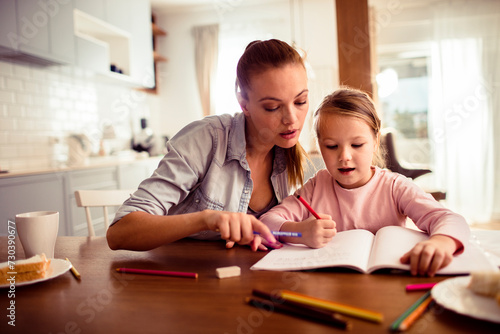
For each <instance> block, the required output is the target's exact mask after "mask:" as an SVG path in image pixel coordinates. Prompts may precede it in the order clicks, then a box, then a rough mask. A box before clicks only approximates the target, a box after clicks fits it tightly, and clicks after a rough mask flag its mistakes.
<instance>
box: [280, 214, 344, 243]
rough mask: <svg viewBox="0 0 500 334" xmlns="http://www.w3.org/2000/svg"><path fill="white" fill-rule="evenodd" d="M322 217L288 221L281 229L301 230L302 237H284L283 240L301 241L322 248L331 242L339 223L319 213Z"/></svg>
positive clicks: (289, 230) (288, 230)
mask: <svg viewBox="0 0 500 334" xmlns="http://www.w3.org/2000/svg"><path fill="white" fill-rule="evenodd" d="M319 216H320V217H321V219H316V218H315V217H313V216H311V217H309V218H307V219H306V220H304V221H301V222H286V223H284V224H283V226H282V227H281V231H287V232H300V233H302V237H282V238H281V240H283V241H286V242H291V243H301V244H304V245H306V246H309V247H311V248H321V247H324V246H325V245H326V244H327V243H329V242H330V241H331V240H332V239H333V237H334V236H335V235H336V234H337V228H336V226H337V224H336V223H335V222H334V221H333V220H332V217H331V216H329V215H325V214H319Z"/></svg>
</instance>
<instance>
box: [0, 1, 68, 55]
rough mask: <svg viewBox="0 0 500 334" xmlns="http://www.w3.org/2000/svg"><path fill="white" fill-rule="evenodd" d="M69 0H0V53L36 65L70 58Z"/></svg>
mask: <svg viewBox="0 0 500 334" xmlns="http://www.w3.org/2000/svg"><path fill="white" fill-rule="evenodd" d="M72 12H73V0H58V1H56V0H38V1H28V0H17V1H14V0H11V1H1V2H0V31H1V37H0V55H1V56H2V57H4V58H5V57H8V58H13V59H16V60H25V61H30V62H35V63H40V64H52V63H69V64H72V63H73V61H74V57H75V56H74V35H73V33H72V27H73V19H72Z"/></svg>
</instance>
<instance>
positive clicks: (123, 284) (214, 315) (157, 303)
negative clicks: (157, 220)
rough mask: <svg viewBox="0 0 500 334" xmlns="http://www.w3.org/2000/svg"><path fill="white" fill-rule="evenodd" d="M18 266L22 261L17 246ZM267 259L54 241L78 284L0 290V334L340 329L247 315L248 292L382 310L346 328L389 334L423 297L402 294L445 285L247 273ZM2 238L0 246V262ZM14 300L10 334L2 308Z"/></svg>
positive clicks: (433, 317) (423, 326) (64, 281)
mask: <svg viewBox="0 0 500 334" xmlns="http://www.w3.org/2000/svg"><path fill="white" fill-rule="evenodd" d="M16 247H17V255H16V256H17V258H18V259H22V258H24V253H23V251H22V247H21V244H20V242H19V240H17V241H16ZM265 254H266V253H264V252H256V253H253V252H251V251H250V249H249V248H247V247H242V246H237V247H235V248H233V249H230V250H226V249H225V247H224V243H223V242H215V241H212V242H205V241H195V240H182V241H179V242H175V243H172V244H169V245H165V246H162V247H160V248H157V249H155V250H152V251H148V252H132V251H112V250H110V249H109V248H108V246H107V243H106V240H105V239H104V238H103V237H92V238H91V237H59V238H58V239H57V244H56V251H55V256H56V258H65V257H68V258H69V259H70V260H71V261H72V262H73V264H74V265H75V267H76V268H77V269H78V271H79V272H80V273H81V275H82V280H81V281H77V280H76V279H75V278H74V277H73V276H72V274H71V273H70V272H68V273H65V274H63V275H62V276H59V277H57V278H54V279H51V280H48V281H45V282H42V283H37V284H32V285H26V286H19V287H17V288H16V289H15V298H8V297H7V294H8V292H9V290H8V289H0V294H1V297H0V314H1V316H0V333H30V334H31V333H45V334H48V333H52V334H56V333H57V334H59V333H221V334H223V333H314V334H320V333H332V332H343V330H340V329H337V328H334V327H330V326H328V325H324V324H320V323H316V322H312V321H309V320H303V319H300V318H296V317H290V316H288V315H283V314H278V313H271V312H266V311H262V310H260V309H257V308H254V307H251V306H249V305H247V304H245V303H244V298H245V297H247V296H250V295H251V291H252V289H261V290H264V291H273V290H275V289H288V290H293V291H297V292H301V293H306V294H309V295H313V296H317V297H321V298H327V299H330V300H333V301H337V302H341V303H345V304H350V305H354V306H358V307H362V308H366V309H370V310H375V311H380V312H382V313H383V314H384V317H385V320H384V322H383V323H381V324H376V323H371V322H367V321H363V320H358V319H352V323H353V328H352V330H351V332H352V333H388V332H389V329H388V328H389V326H390V324H391V323H392V322H393V321H394V320H395V319H396V318H397V317H398V316H399V315H400V314H401V313H402V312H403V311H404V310H406V309H407V308H408V307H409V306H410V305H411V304H412V303H413V302H415V301H416V300H417V299H418V298H419V297H420V296H421V295H422V293H418V292H415V293H406V292H405V285H406V284H409V283H415V282H420V283H424V282H432V281H439V280H443V279H446V278H448V277H438V278H434V279H431V278H415V277H411V276H408V275H402V274H390V273H388V274H371V275H364V274H360V273H355V272H349V271H345V270H344V271H342V270H340V271H339V270H335V271H333V270H323V271H308V272H269V271H251V270H250V269H249V268H250V266H251V265H253V264H254V263H255V262H257V261H258V260H259V259H261V258H262V257H263V256H264V255H265ZM6 259H7V237H0V262H2V261H6ZM232 265H237V266H240V267H241V270H242V273H241V276H240V277H235V278H226V279H218V278H217V277H216V275H215V269H216V268H218V267H225V266H232ZM118 267H133V268H147V269H158V270H171V271H188V272H197V273H199V277H198V278H197V279H190V278H176V277H160V276H146V275H132V274H119V273H117V272H116V271H115V268H118ZM11 300H15V307H16V309H15V324H16V326H15V328H14V327H11V326H9V325H8V324H7V322H8V321H9V319H8V318H7V317H6V316H7V315H8V313H7V312H8V311H7V307H8V305H9V304H8V303H9V302H10V301H11ZM408 332H409V333H423V332H426V333H440V334H441V333H479V332H480V333H499V332H500V325H498V324H494V323H489V322H486V321H481V320H475V319H472V318H468V317H465V316H462V315H458V314H455V313H453V312H451V311H448V310H444V309H443V308H440V307H439V306H437V307H435V308H434V309H432V310H431V311H430V312H428V313H426V314H425V315H424V316H423V317H422V318H420V319H419V320H418V322H416V323H415V324H414V325H413V326H412V327H411V329H410V330H409V331H408Z"/></svg>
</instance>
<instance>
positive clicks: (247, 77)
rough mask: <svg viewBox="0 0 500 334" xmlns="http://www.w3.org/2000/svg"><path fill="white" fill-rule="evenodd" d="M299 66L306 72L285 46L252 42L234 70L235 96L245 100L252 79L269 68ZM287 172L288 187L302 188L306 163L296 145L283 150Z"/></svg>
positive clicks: (275, 40) (300, 149)
mask: <svg viewBox="0 0 500 334" xmlns="http://www.w3.org/2000/svg"><path fill="white" fill-rule="evenodd" d="M290 64H292V65H294V64H298V65H301V66H302V67H303V68H304V70H305V69H306V67H305V63H304V60H303V59H302V57H301V56H300V54H299V53H298V52H297V51H296V50H295V49H294V48H293V47H291V46H290V45H288V44H287V43H285V42H283V41H280V40H277V39H270V40H267V41H253V42H251V43H250V44H248V45H247V47H246V49H245V52H244V53H243V55H242V56H241V58H240V60H239V61H238V66H237V68H236V93H237V94H241V97H242V98H243V99H245V100H248V90H249V89H250V87H251V81H252V76H254V75H256V74H260V73H262V72H265V71H267V70H269V69H272V68H281V67H284V66H286V65H290ZM285 156H286V165H287V168H288V183H289V185H291V186H299V187H300V186H302V184H303V183H304V165H305V161H306V160H307V159H308V156H307V153H306V151H305V150H304V148H303V147H302V146H301V145H300V143H299V142H297V144H296V145H294V146H293V147H291V148H288V149H285Z"/></svg>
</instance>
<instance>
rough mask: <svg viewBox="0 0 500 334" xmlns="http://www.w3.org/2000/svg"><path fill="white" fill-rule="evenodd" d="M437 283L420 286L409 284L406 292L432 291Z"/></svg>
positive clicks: (421, 284) (420, 284)
mask: <svg viewBox="0 0 500 334" xmlns="http://www.w3.org/2000/svg"><path fill="white" fill-rule="evenodd" d="M436 284H437V283H419V284H408V285H407V286H406V291H423V290H430V289H432V287H433V286H434V285H436Z"/></svg>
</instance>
